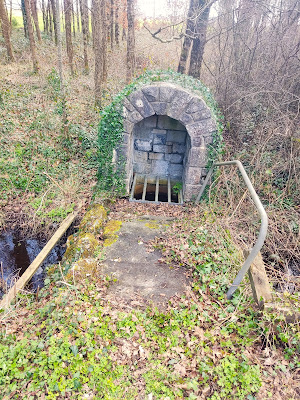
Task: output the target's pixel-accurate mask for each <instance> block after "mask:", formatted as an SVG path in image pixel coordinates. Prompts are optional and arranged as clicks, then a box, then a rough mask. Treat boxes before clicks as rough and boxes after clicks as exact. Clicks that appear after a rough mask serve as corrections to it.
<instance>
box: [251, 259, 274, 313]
mask: <svg viewBox="0 0 300 400" xmlns="http://www.w3.org/2000/svg"><path fill="white" fill-rule="evenodd" d="M248 255H249V251H244V256H245V258H246V257H248ZM248 274H249V279H250V284H251V288H252V293H253V297H254V300H255V301H256V303H257V304H258V306H259V308H263V307H264V304H265V303H266V302H268V301H271V300H272V294H271V289H270V284H269V280H268V277H267V273H266V269H265V264H264V262H263V259H262V256H261V253H260V252H259V253H258V254H257V256H256V257H255V259H254V261H253V263H252V264H251V267H250V268H249V271H248Z"/></svg>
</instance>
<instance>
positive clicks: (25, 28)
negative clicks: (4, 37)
mask: <svg viewBox="0 0 300 400" xmlns="http://www.w3.org/2000/svg"><path fill="white" fill-rule="evenodd" d="M21 10H22V16H23V26H24V35H25V37H26V38H28V23H27V14H26V8H25V0H21Z"/></svg>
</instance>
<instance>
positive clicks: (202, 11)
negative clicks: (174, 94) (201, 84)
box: [189, 0, 211, 79]
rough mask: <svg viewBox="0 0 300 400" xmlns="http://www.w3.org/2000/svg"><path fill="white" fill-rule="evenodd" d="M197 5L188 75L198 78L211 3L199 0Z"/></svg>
mask: <svg viewBox="0 0 300 400" xmlns="http://www.w3.org/2000/svg"><path fill="white" fill-rule="evenodd" d="M198 5H199V6H200V7H201V8H200V7H199V9H198V10H199V11H198V13H199V15H198V16H197V19H196V22H195V38H194V39H193V46H192V50H191V60H190V68H189V75H191V76H193V77H194V78H196V79H199V78H200V72H201V65H202V60H203V54H204V47H205V42H206V32H207V25H208V18H209V12H210V7H211V5H210V4H208V2H207V1H205V0H200V1H199V3H198Z"/></svg>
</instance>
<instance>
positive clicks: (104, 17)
mask: <svg viewBox="0 0 300 400" xmlns="http://www.w3.org/2000/svg"><path fill="white" fill-rule="evenodd" d="M107 3H108V0H103V6H102V7H101V20H102V52H103V63H102V73H103V81H104V83H106V81H107V36H108V15H107V12H106V10H107V9H108V4H107Z"/></svg>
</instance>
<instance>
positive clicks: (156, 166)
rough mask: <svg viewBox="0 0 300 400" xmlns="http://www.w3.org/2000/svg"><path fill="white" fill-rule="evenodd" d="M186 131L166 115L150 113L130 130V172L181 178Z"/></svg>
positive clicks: (184, 155)
mask: <svg viewBox="0 0 300 400" xmlns="http://www.w3.org/2000/svg"><path fill="white" fill-rule="evenodd" d="M186 141H187V131H186V129H185V127H184V126H183V125H182V124H181V123H180V122H179V121H176V120H174V119H172V118H170V117H168V116H166V115H159V116H158V115H153V116H151V117H148V118H145V119H143V120H142V121H141V122H139V123H138V124H136V125H135V127H134V130H133V172H134V173H138V174H146V175H153V176H160V177H167V176H170V177H171V178H173V179H178V180H182V176H183V168H184V158H185V157H186Z"/></svg>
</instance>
